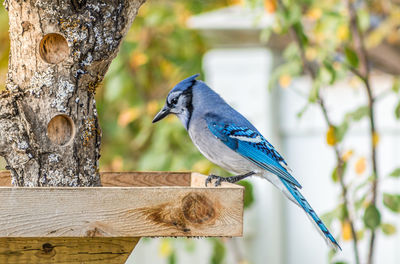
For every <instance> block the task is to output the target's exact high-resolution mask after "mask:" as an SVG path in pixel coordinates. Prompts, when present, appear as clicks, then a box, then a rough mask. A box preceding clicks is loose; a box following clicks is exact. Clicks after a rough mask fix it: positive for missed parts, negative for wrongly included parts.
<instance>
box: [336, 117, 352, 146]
mask: <svg viewBox="0 0 400 264" xmlns="http://www.w3.org/2000/svg"><path fill="white" fill-rule="evenodd" d="M348 129H349V123H348V122H347V121H346V120H344V121H343V122H342V123H341V124H340V125H339V126H337V127H335V137H336V141H337V143H339V142H341V141H342V140H343V138H344V136H345V135H346V132H347V130H348Z"/></svg>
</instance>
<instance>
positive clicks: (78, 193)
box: [0, 173, 244, 237]
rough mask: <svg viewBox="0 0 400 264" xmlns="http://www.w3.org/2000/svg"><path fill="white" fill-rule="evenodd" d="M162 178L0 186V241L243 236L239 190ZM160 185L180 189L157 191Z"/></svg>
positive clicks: (200, 180) (194, 177) (195, 178)
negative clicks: (68, 185) (78, 184)
mask: <svg viewBox="0 0 400 264" xmlns="http://www.w3.org/2000/svg"><path fill="white" fill-rule="evenodd" d="M103 175H104V174H103ZM151 175H154V177H152V176H151ZM162 175H163V173H127V174H125V175H123V174H119V175H118V180H113V181H114V182H117V183H118V184H120V185H123V184H125V185H130V186H135V185H137V184H140V186H144V185H145V184H146V182H149V185H151V187H79V188H64V187H61V188H53V187H52V188H49V187H41V188H12V187H0V216H1V217H0V237H143V236H148V237H152V236H184V237H191V236H229V237H230V236H241V235H242V220H243V192H244V190H243V187H241V186H237V185H234V184H229V183H223V184H222V186H221V187H218V188H215V187H208V188H206V187H204V181H205V178H206V177H205V176H203V175H199V174H190V173H186V174H185V173H183V174H182V179H183V180H182V179H180V178H179V177H178V175H177V174H173V173H166V174H165V177H166V178H167V180H166V179H164V178H165V177H164V178H163V177H161V176H162ZM185 175H186V176H185ZM110 181H111V180H110ZM160 181H161V182H162V183H163V184H164V183H165V182H166V181H167V182H170V183H172V182H174V183H176V184H179V185H178V186H157V184H159V183H160ZM186 184H187V185H190V186H182V185H186ZM105 185H106V184H105Z"/></svg>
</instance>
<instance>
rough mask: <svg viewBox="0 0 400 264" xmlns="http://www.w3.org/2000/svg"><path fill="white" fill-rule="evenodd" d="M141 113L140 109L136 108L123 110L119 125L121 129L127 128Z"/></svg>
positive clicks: (119, 117)
mask: <svg viewBox="0 0 400 264" xmlns="http://www.w3.org/2000/svg"><path fill="white" fill-rule="evenodd" d="M140 112H141V111H140V109H139V108H135V107H132V108H128V109H125V110H123V111H122V112H121V113H120V114H119V116H118V125H119V126H120V127H126V126H127V125H128V124H129V123H130V122H132V121H134V120H136V119H137V118H138V117H139V115H140Z"/></svg>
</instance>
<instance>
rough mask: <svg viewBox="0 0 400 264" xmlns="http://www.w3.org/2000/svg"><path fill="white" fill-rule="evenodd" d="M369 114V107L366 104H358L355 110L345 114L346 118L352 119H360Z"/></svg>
mask: <svg viewBox="0 0 400 264" xmlns="http://www.w3.org/2000/svg"><path fill="white" fill-rule="evenodd" d="M368 115H369V107H368V106H360V107H359V108H357V109H356V110H354V111H353V112H351V113H347V114H346V118H347V119H349V120H350V119H352V120H353V121H360V120H361V119H362V118H363V117H365V116H368Z"/></svg>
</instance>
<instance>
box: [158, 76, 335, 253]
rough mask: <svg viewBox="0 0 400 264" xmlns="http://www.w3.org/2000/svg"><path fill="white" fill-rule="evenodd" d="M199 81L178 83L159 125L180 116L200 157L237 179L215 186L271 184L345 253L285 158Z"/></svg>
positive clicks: (328, 240) (226, 178)
mask: <svg viewBox="0 0 400 264" xmlns="http://www.w3.org/2000/svg"><path fill="white" fill-rule="evenodd" d="M198 76H199V74H196V75H193V76H191V77H189V78H187V79H185V80H183V81H181V82H180V83H178V84H177V85H176V86H175V87H174V88H173V89H172V90H171V91H170V92H169V94H168V96H167V99H166V103H165V105H164V107H163V108H162V109H161V111H160V112H159V113H158V114H157V115H156V116H155V117H154V120H153V123H155V122H157V121H160V120H161V119H163V118H164V117H166V116H167V115H169V114H175V115H176V116H177V117H178V118H179V119H180V120H181V122H182V124H183V125H184V127H185V128H186V130H187V131H188V133H189V136H190V138H191V139H192V141H193V143H194V144H195V145H196V147H197V148H198V149H199V150H200V152H201V153H202V154H203V155H204V156H205V157H206V158H207V159H209V160H210V161H211V162H213V163H215V164H217V165H218V166H220V167H222V168H224V169H225V170H227V171H230V172H232V173H234V174H236V176H231V177H221V176H216V175H210V176H209V177H208V178H207V180H206V182H205V184H206V186H207V184H208V183H210V182H211V181H212V180H216V181H215V186H218V185H220V184H221V181H226V182H231V183H234V182H237V181H240V180H242V179H244V178H246V177H249V176H252V175H255V176H260V177H262V178H264V179H267V180H268V181H270V182H271V183H272V184H273V185H275V186H276V187H277V188H278V189H280V190H281V191H282V192H283V194H284V195H285V196H286V197H287V198H289V200H291V201H292V202H294V203H295V204H296V205H298V206H300V207H301V208H302V209H303V210H304V211H305V212H306V214H307V216H308V217H309V218H310V219H311V221H312V223H314V224H315V226H316V228H317V230H318V231H319V232H320V234H321V235H322V237H323V238H324V239H325V241H326V242H327V244H328V245H329V246H331V247H332V248H334V249H341V248H340V246H339V244H338V243H337V242H336V240H335V238H334V237H333V236H332V234H331V233H330V232H329V230H328V228H327V227H326V226H325V225H324V223H323V222H322V221H321V219H320V218H319V217H318V215H317V214H316V213H315V211H314V210H313V209H312V208H311V206H310V204H309V203H308V202H307V200H306V199H305V198H304V196H303V195H302V194H301V193H300V191H299V189H301V185H300V183H299V182H298V181H297V180H296V179H295V178H294V177H293V176H292V175H291V173H290V169H289V167H288V165H287V163H286V161H285V160H284V159H283V157H282V156H281V155H280V154H279V153H278V152H277V151H276V150H275V149H274V147H273V146H272V145H271V144H270V143H269V142H268V141H267V140H266V139H265V138H264V137H263V136H262V135H261V134H260V132H258V130H257V129H256V128H255V127H254V126H253V125H252V124H251V123H250V122H249V121H248V120H247V119H246V118H245V117H243V116H242V115H241V114H240V113H238V112H237V111H236V110H234V109H233V108H232V107H231V106H229V105H228V104H227V103H226V102H225V101H224V100H223V99H222V98H221V97H220V96H219V95H218V94H217V93H215V92H214V91H213V90H212V89H211V88H209V87H208V86H207V85H206V84H205V83H204V82H202V81H198V80H196V78H197V77H198Z"/></svg>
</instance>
